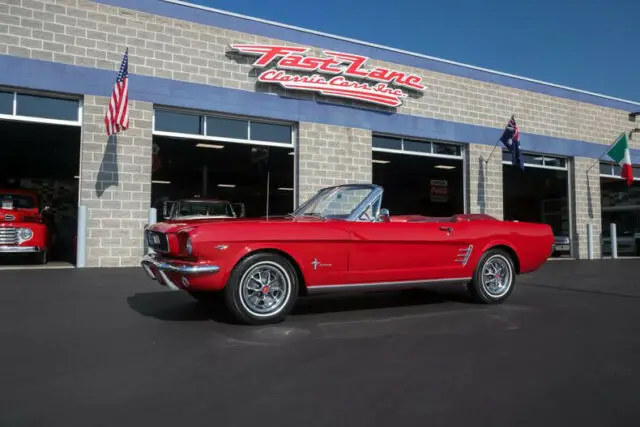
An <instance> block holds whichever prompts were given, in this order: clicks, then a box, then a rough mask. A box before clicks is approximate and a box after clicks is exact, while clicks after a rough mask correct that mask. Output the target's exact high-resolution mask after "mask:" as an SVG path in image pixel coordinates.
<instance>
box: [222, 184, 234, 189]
mask: <svg viewBox="0 0 640 427" xmlns="http://www.w3.org/2000/svg"><path fill="white" fill-rule="evenodd" d="M235 186H236V185H235V184H218V187H227V188H234V187H235Z"/></svg>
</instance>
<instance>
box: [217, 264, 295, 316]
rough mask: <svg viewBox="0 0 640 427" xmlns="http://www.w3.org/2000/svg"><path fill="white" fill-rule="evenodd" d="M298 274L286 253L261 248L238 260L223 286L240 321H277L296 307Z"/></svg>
mask: <svg viewBox="0 0 640 427" xmlns="http://www.w3.org/2000/svg"><path fill="white" fill-rule="evenodd" d="M299 286H300V285H299V283H298V276H297V274H296V271H295V269H294V267H293V266H292V265H291V263H290V262H289V261H288V260H287V259H286V258H284V257H282V256H280V255H277V254H274V253H269V252H258V253H256V254H253V255H250V256H248V257H247V258H245V259H243V260H242V261H240V262H239V263H238V265H237V266H236V267H235V268H234V269H233V272H232V273H231V276H230V277H229V281H228V282H227V285H226V286H225V289H224V295H225V301H226V305H227V308H228V309H229V311H230V312H231V314H232V315H233V317H234V318H235V319H236V320H238V321H240V322H241V323H245V324H250V325H260V324H269V323H276V322H280V321H282V320H284V318H285V317H286V316H287V315H288V314H289V312H290V311H291V310H292V309H293V306H294V305H295V302H296V300H297V296H298V287H299Z"/></svg>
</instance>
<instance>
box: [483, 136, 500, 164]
mask: <svg viewBox="0 0 640 427" xmlns="http://www.w3.org/2000/svg"><path fill="white" fill-rule="evenodd" d="M499 143H500V140H499V139H498V140H497V141H496V143H495V144H493V149H492V150H491V153H490V154H489V157H487V160H485V163H487V164H488V163H489V160H490V159H491V156H493V152H494V151H496V147H497V146H498V144H499Z"/></svg>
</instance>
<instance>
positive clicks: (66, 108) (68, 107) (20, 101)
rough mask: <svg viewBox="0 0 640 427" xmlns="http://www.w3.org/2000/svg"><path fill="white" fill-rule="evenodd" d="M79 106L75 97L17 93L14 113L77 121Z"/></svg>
mask: <svg viewBox="0 0 640 427" xmlns="http://www.w3.org/2000/svg"><path fill="white" fill-rule="evenodd" d="M79 106H80V101H78V100H76V99H59V98H49V97H46V96H39V95H26V94H22V93H19V94H18V96H17V108H16V110H17V111H16V114H17V115H19V116H27V117H41V118H44V119H56V120H72V121H78V120H79V117H78V111H79Z"/></svg>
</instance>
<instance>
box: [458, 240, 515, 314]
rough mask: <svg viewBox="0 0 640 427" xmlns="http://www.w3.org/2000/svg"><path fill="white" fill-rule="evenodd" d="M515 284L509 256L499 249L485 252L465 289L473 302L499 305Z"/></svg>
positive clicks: (513, 270)
mask: <svg viewBox="0 0 640 427" xmlns="http://www.w3.org/2000/svg"><path fill="white" fill-rule="evenodd" d="M515 284H516V269H515V266H514V262H513V259H512V257H511V255H510V254H508V253H507V252H505V251H503V250H500V249H490V250H488V251H487V252H485V253H484V254H483V255H482V257H481V258H480V260H479V261H478V265H477V267H476V271H475V272H474V275H473V279H472V280H471V282H470V283H469V284H468V285H467V289H468V290H469V293H470V294H471V297H472V299H473V300H474V301H475V302H478V303H482V304H499V303H502V302H504V301H505V300H507V298H509V296H510V295H511V292H513V288H514V286H515Z"/></svg>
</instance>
